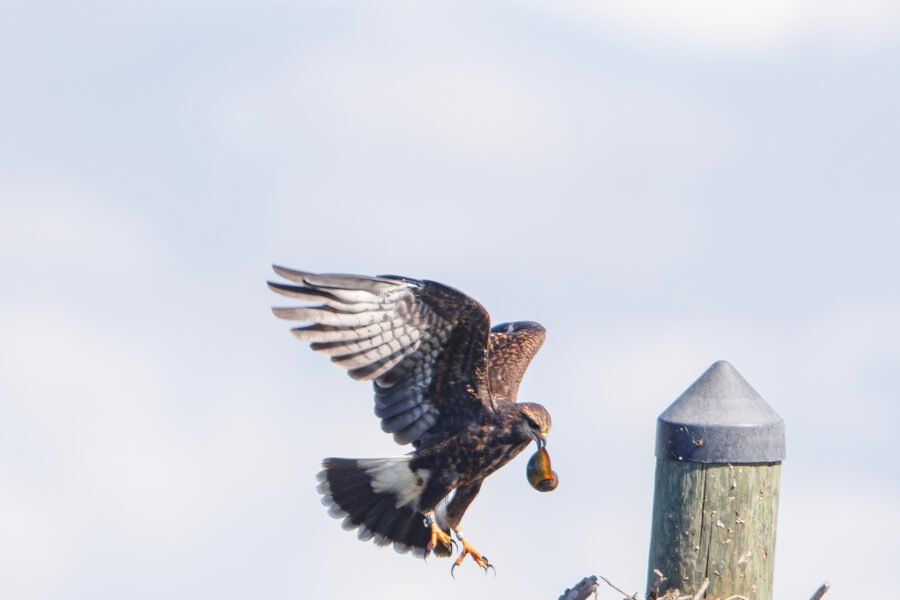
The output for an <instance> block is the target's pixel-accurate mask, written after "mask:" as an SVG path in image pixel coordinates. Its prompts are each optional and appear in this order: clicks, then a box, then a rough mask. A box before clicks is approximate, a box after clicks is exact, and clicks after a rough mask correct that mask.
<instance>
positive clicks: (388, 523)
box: [269, 266, 558, 574]
mask: <svg viewBox="0 0 900 600" xmlns="http://www.w3.org/2000/svg"><path fill="white" fill-rule="evenodd" d="M274 269H275V272H276V273H277V274H278V275H280V276H281V277H283V278H284V279H286V280H288V281H290V282H291V283H276V282H269V287H270V288H271V289H272V290H274V291H275V292H278V293H279V294H282V295H284V296H288V297H290V298H294V299H297V300H300V301H302V302H304V303H305V304H304V305H302V306H295V307H288V308H273V309H272V310H273V312H274V314H275V315H276V316H278V317H281V318H283V319H290V320H293V321H300V322H303V323H307V325H303V326H300V327H296V328H295V329H293V330H292V333H293V334H294V336H295V337H297V338H298V339H300V340H303V341H307V342H311V344H310V346H311V348H312V349H313V350H315V351H316V352H320V353H322V354H326V355H328V356H330V357H331V361H332V362H333V363H335V364H336V365H338V366H339V367H342V368H344V369H346V370H347V371H348V373H349V375H350V376H351V377H353V378H354V379H360V380H365V381H371V382H372V384H373V387H374V391H375V415H376V416H377V417H379V418H380V419H381V429H382V430H383V431H385V432H386V433H390V434H393V437H394V440H395V441H396V442H397V443H398V444H401V445H405V444H412V446H413V450H412V452H410V453H409V454H406V455H405V456H402V457H397V458H367V459H352V458H326V459H325V460H324V461H323V462H322V466H323V470H322V471H321V472H320V473H319V475H318V479H319V481H320V483H319V488H318V490H319V492H320V493H321V494H322V502H323V504H325V505H326V506H328V507H329V514H331V515H332V516H334V517H337V518H342V519H343V527H344V528H345V529H357V528H358V529H359V533H358V537H359V538H360V539H361V540H369V539H372V540H374V541H375V543H376V544H378V545H381V546H386V545H389V544H393V546H394V549H395V550H397V551H398V552H412V553H413V555H416V556H419V557H423V558H424V557H427V556H428V555H429V554H430V553H432V552H433V553H434V554H435V555H437V556H450V555H451V554H452V551H453V548H454V546H455V542H454V541H453V538H452V537H451V532H452V534H453V535H455V536H456V539H457V540H458V541H459V543H460V544H461V550H460V553H459V556H458V557H457V559H456V561H455V562H454V564H453V567H452V568H451V574H452V572H453V569H454V568H456V567H458V566H459V565H461V564H462V563H463V561H464V559H465V557H466V556H469V557H471V558H472V560H474V562H475V563H476V564H477V565H478V566H479V567H481V568H482V569H484V570H485V571H487V570H488V569H489V568H492V565H491V564H490V562H489V561H488V559H487V557H486V556H485V555H484V554H482V553H481V552H479V551H478V550H476V549H475V547H474V546H472V544H471V543H470V542H469V540H468V538H467V537H465V536H464V535H463V531H462V529H461V528H460V522H461V521H462V517H463V515H464V514H465V512H466V509H467V508H468V507H469V505H470V504H471V503H472V501H473V500H474V499H475V497H476V496H477V495H478V492H479V490H480V489H481V484H482V482H483V481H484V479H485V478H486V477H487V476H488V475H490V474H491V473H493V472H495V471H496V470H497V469H499V468H500V467H502V466H503V465H505V464H506V463H508V462H509V461H510V460H512V459H513V458H514V457H515V456H516V455H517V454H519V452H521V451H522V450H524V449H525V447H526V446H528V444H529V443H530V442H532V441H534V442H535V443H536V444H537V447H538V452H537V453H536V454H535V455H534V457H533V458H532V461H531V462H530V463H529V465H528V479H529V481H530V482H531V484H532V486H533V487H534V488H535V489H538V490H541V491H549V490H552V489H554V488H555V487H556V484H557V482H558V479H557V477H556V474H555V473H553V472H552V471H551V470H550V468H549V455H548V454H547V452H546V449H545V448H544V446H545V444H546V439H547V434H548V433H549V432H550V427H551V420H550V413H548V412H547V410H546V409H545V408H544V407H543V406H541V405H540V404H534V403H530V402H522V403H517V402H516V394H517V392H518V388H519V382H520V381H521V379H522V376H523V375H524V373H525V369H526V368H527V367H528V364H529V363H530V362H531V359H532V358H533V357H534V355H535V354H536V353H537V351H538V349H539V348H540V347H541V344H542V343H543V341H544V337H545V335H546V331H545V330H544V328H543V327H542V326H541V325H539V324H537V323H533V322H529V321H520V322H515V323H503V324H500V325H497V326H495V327H493V328H492V327H491V326H490V316H489V315H488V313H487V311H486V310H485V309H484V307H483V306H481V304H479V303H478V302H477V301H475V300H474V299H472V298H470V297H469V296H467V295H465V294H463V293H462V292H459V291H457V290H455V289H453V288H451V287H449V286H446V285H443V284H441V283H437V282H434V281H427V280H422V281H420V280H416V279H410V278H407V277H398V276H394V275H381V276H378V277H364V276H359V275H334V274H315V273H307V272H303V271H295V270H292V269H287V268H284V267H279V266H275V267H274Z"/></svg>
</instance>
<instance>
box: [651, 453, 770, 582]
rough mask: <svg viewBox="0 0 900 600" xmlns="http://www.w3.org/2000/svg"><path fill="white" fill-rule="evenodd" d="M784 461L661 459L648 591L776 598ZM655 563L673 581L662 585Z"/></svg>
mask: <svg viewBox="0 0 900 600" xmlns="http://www.w3.org/2000/svg"><path fill="white" fill-rule="evenodd" d="M780 474H781V465H780V464H779V463H760V464H736V465H718V464H704V463H692V462H681V461H673V460H666V459H657V464H656V484H655V489H654V501H653V529H652V533H651V542H650V561H649V568H648V576H647V593H648V597H650V598H655V597H657V593H658V594H659V595H660V596H661V595H662V594H663V593H665V592H666V590H668V589H672V588H676V589H678V590H680V591H681V593H683V594H684V593H691V591H692V590H697V589H698V588H699V587H700V585H701V584H702V582H703V579H704V578H709V581H710V584H709V587H708V588H707V590H706V594H705V596H704V597H705V598H707V599H709V600H724V599H725V598H728V597H729V596H732V595H735V594H738V595H741V596H745V597H746V598H748V599H749V600H771V597H772V574H773V564H774V554H775V531H776V525H777V523H776V517H777V514H778V493H779V480H780ZM654 570H658V571H660V572H662V573H663V575H665V577H666V580H665V581H664V582H663V583H662V584H661V585H660V586H659V589H658V590H657V589H656V584H657V579H658V578H657V576H656V575H655V574H654Z"/></svg>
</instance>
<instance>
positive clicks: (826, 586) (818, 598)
mask: <svg viewBox="0 0 900 600" xmlns="http://www.w3.org/2000/svg"><path fill="white" fill-rule="evenodd" d="M830 588H831V584H830V583H828V582H827V581H826V582H825V583H823V584H822V585H820V586H819V589H817V590H816V593H815V594H813V595H812V598H810V599H809V600H822V596H824V595H825V592H827V591H828V590H829V589H830Z"/></svg>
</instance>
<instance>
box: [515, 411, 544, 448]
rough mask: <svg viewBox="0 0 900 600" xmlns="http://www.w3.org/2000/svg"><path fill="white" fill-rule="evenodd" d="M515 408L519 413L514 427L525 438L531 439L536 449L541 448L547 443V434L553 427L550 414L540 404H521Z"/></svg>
mask: <svg viewBox="0 0 900 600" xmlns="http://www.w3.org/2000/svg"><path fill="white" fill-rule="evenodd" d="M515 406H516V408H517V409H518V413H519V414H518V417H519V418H518V421H517V423H516V426H517V427H518V428H519V430H520V431H521V432H522V433H523V434H524V435H525V436H526V437H530V438H531V439H533V440H534V442H535V443H536V444H537V445H538V448H543V447H544V446H545V445H546V443H547V434H549V433H550V428H551V427H553V421H552V420H551V419H550V413H549V412H547V409H546V408H544V407H543V406H541V405H540V404H534V403H533V402H521V403H519V404H516V405H515Z"/></svg>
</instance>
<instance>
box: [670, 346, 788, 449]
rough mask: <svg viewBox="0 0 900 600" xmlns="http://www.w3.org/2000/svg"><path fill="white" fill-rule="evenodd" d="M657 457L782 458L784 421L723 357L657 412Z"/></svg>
mask: <svg viewBox="0 0 900 600" xmlns="http://www.w3.org/2000/svg"><path fill="white" fill-rule="evenodd" d="M656 456H657V458H664V459H667V460H679V461H687V462H699V463H718V464H727V463H766V462H781V461H782V460H784V421H782V420H781V417H779V416H778V414H777V413H776V412H775V411H774V410H772V407H771V406H769V405H768V404H766V401H765V400H763V399H762V398H761V397H760V395H759V394H757V393H756V390H754V389H753V388H752V387H750V384H749V383H747V381H746V380H745V379H744V378H743V377H741V374H740V373H738V372H737V370H735V368H734V367H732V366H731V364H730V363H728V362H726V361H724V360H720V361H718V362H715V363H713V365H712V366H711V367H710V368H708V369H707V370H706V372H705V373H703V375H701V376H700V379H698V380H697V381H695V382H694V383H693V384H692V385H691V387H689V388H688V389H687V390H685V392H684V393H683V394H681V396H679V397H678V399H677V400H675V402H673V403H672V404H671V405H670V406H669V408H667V409H666V410H665V411H663V413H662V414H661V415H659V419H658V420H657V422H656Z"/></svg>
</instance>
